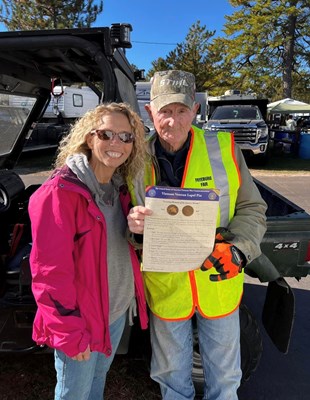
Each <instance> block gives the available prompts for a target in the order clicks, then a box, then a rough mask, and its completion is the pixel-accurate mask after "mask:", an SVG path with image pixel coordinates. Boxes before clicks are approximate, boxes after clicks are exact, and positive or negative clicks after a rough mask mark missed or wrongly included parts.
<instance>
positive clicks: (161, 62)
mask: <svg viewBox="0 0 310 400" xmlns="http://www.w3.org/2000/svg"><path fill="white" fill-rule="evenodd" d="M214 33H215V32H214V31H208V30H207V29H206V26H201V24H200V21H197V22H196V23H194V24H193V25H192V26H191V27H190V29H189V32H188V34H187V36H186V38H185V41H184V42H182V43H178V44H177V46H176V48H175V49H174V50H172V51H171V52H170V53H169V54H168V56H167V57H166V58H165V59H163V58H158V59H157V60H155V61H153V62H152V66H153V68H152V69H151V70H150V71H149V72H148V77H151V76H152V75H153V74H154V72H155V71H162V70H166V69H181V70H183V71H187V72H191V73H193V74H194V75H195V77H196V86H197V91H202V90H205V89H204V84H205V81H206V80H207V78H208V77H209V75H210V73H212V72H211V66H210V63H209V61H208V48H209V41H210V39H211V38H212V37H213V35H214Z"/></svg>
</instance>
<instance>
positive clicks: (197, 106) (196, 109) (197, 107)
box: [193, 103, 200, 115]
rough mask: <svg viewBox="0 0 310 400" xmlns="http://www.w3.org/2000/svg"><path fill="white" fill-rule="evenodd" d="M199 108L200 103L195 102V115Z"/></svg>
mask: <svg viewBox="0 0 310 400" xmlns="http://www.w3.org/2000/svg"><path fill="white" fill-rule="evenodd" d="M199 108H200V103H195V104H194V105H193V111H194V113H195V115H196V114H197V113H198V110H199Z"/></svg>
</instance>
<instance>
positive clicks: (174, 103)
mask: <svg viewBox="0 0 310 400" xmlns="http://www.w3.org/2000/svg"><path fill="white" fill-rule="evenodd" d="M198 107H199V105H198V104H196V103H195V78H194V75H192V74H191V73H188V72H184V71H177V70H171V71H163V72H156V73H155V75H154V77H153V79H152V86H151V101H150V104H148V105H147V106H146V109H147V111H148V113H149V115H150V118H151V119H152V121H153V123H154V127H155V133H154V135H153V136H152V137H151V138H150V139H149V143H148V145H149V151H150V155H151V157H150V162H149V163H148V164H147V165H146V168H145V175H144V181H140V182H133V185H132V190H131V192H132V193H131V194H132V200H133V203H134V204H135V206H134V207H133V208H132V209H131V211H130V213H129V215H128V226H129V229H130V231H131V232H132V237H131V240H133V241H134V240H135V241H136V242H139V241H141V238H142V236H141V234H143V226H144V218H145V216H146V215H150V214H151V210H149V209H147V208H145V207H144V206H143V204H144V193H145V187H146V185H155V184H156V185H161V186H163V185H165V186H172V187H184V188H194V189H198V188H201V189H206V188H208V189H214V188H217V189H219V190H220V200H219V205H220V207H219V215H218V224H217V231H216V237H215V239H214V242H215V244H214V249H213V252H212V253H211V254H210V255H209V256H208V255H207V254H206V260H205V261H204V263H203V265H202V266H197V269H196V270H194V271H188V272H144V273H143V275H144V282H145V290H146V297H147V301H148V305H149V308H150V311H151V313H150V314H151V315H150V322H151V324H150V328H151V344H152V361H151V377H152V379H154V380H155V381H157V382H158V383H159V384H160V389H161V393H162V398H163V399H164V400H188V399H191V400H193V399H194V397H195V390H194V387H193V383H192V378H191V374H192V357H193V343H192V317H193V316H194V315H195V316H196V321H197V329H198V337H199V347H200V354H201V358H202V363H203V369H204V376H205V388H204V391H205V393H204V399H208V400H237V399H238V396H237V389H238V387H239V385H240V380H241V376H242V373H241V368H240V324H239V304H240V301H241V297H242V292H243V276H244V273H243V267H244V266H245V265H246V264H247V263H248V262H250V261H252V260H253V259H254V258H256V257H258V256H259V255H260V254H261V251H260V242H261V240H262V238H263V235H264V233H265V230H266V218H265V211H266V204H265V202H264V201H263V199H262V198H261V196H260V194H259V192H258V190H257V188H256V186H255V184H254V183H253V180H252V177H251V175H250V172H249V170H248V168H247V166H246V163H245V161H244V158H243V156H242V153H241V150H240V149H239V147H238V146H235V144H234V140H233V135H232V134H230V133H228V132H218V133H215V134H213V133H205V132H204V131H203V130H201V129H199V128H197V127H195V126H193V125H192V121H193V119H194V117H195V115H196V112H197V109H198ZM158 251H160V249H158Z"/></svg>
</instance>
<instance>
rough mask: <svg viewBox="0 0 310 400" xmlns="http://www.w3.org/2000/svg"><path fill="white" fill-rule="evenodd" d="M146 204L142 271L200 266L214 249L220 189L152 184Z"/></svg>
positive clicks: (161, 270) (177, 269)
mask: <svg viewBox="0 0 310 400" xmlns="http://www.w3.org/2000/svg"><path fill="white" fill-rule="evenodd" d="M145 206H146V207H148V208H150V209H151V210H152V211H153V214H152V215H151V216H146V217H145V224H144V234H143V267H142V268H143V271H157V272H181V271H191V270H194V269H197V268H200V266H201V264H202V263H203V261H204V260H205V259H206V258H207V257H208V255H209V254H210V253H211V252H212V250H213V246H214V238H215V230H216V221H217V217H218V208H219V190H216V189H183V188H175V187H166V186H149V187H147V189H146V194H145Z"/></svg>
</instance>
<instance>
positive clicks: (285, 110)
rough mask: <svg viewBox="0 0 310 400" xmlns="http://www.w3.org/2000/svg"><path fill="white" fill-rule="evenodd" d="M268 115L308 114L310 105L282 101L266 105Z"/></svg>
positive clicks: (288, 99)
mask: <svg viewBox="0 0 310 400" xmlns="http://www.w3.org/2000/svg"><path fill="white" fill-rule="evenodd" d="M267 110H268V113H269V114H309V113H310V104H307V103H304V102H302V101H298V100H294V99H290V98H287V99H282V100H278V101H274V102H273V103H269V104H268V105H267Z"/></svg>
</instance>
